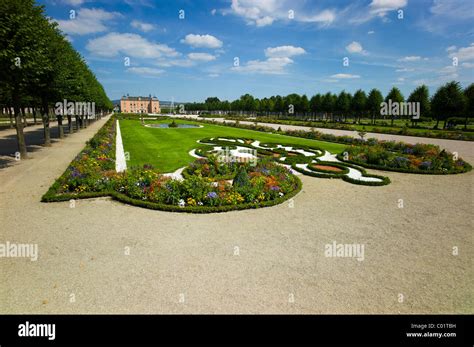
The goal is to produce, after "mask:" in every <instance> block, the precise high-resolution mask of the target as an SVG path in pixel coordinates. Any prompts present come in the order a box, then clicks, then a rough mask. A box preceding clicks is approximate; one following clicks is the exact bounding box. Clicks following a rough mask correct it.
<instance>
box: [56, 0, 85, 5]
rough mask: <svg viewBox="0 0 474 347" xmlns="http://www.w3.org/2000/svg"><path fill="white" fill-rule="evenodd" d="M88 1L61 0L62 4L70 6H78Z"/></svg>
mask: <svg viewBox="0 0 474 347" xmlns="http://www.w3.org/2000/svg"><path fill="white" fill-rule="evenodd" d="M88 1H90V0H62V2H63V3H65V4H66V5H71V6H80V5H82V4H83V3H85V2H88Z"/></svg>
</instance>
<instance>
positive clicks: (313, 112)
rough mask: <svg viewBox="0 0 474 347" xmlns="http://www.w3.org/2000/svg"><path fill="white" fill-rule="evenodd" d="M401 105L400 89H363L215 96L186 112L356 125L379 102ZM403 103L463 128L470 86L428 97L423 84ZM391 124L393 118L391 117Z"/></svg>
mask: <svg viewBox="0 0 474 347" xmlns="http://www.w3.org/2000/svg"><path fill="white" fill-rule="evenodd" d="M389 100H391V101H392V103H393V102H399V103H400V102H405V98H404V96H403V94H402V93H401V92H400V90H399V89H398V88H396V87H393V88H392V89H391V90H390V92H389V93H388V94H387V95H386V96H385V98H384V97H383V95H382V93H381V92H380V91H379V90H378V89H375V88H374V89H372V90H371V91H370V92H369V93H368V94H366V93H365V92H364V91H363V90H360V89H359V90H357V91H356V92H355V93H354V95H351V94H350V93H347V92H345V91H342V92H340V93H339V94H337V95H336V94H332V93H326V94H316V95H314V96H313V97H311V99H308V97H307V96H306V95H299V94H290V95H287V96H280V95H277V96H272V97H270V98H263V99H258V98H254V97H253V96H252V95H250V94H245V95H242V96H241V97H240V99H237V100H234V101H232V102H229V101H227V100H225V101H221V100H219V99H218V98H216V97H211V98H207V99H206V101H205V102H204V103H191V104H187V105H186V110H188V111H209V112H216V111H222V112H226V113H229V112H231V113H232V112H240V113H242V112H244V113H246V114H258V115H265V116H268V115H279V116H281V115H287V116H288V115H290V116H291V115H302V116H306V117H314V116H317V115H324V119H330V120H333V121H346V120H347V118H353V119H354V121H355V122H360V119H361V118H362V117H370V118H371V119H372V122H374V123H375V120H376V119H377V118H378V117H381V112H380V111H381V106H380V105H381V103H382V102H384V101H385V102H387V103H388V102H389ZM406 101H407V102H419V103H420V116H421V117H422V118H435V119H437V124H436V128H437V127H438V124H439V121H440V120H444V121H445V122H444V127H446V121H447V120H448V119H449V118H451V117H464V118H465V122H466V125H467V122H468V118H469V117H473V116H474V84H471V85H469V86H468V87H467V88H466V89H464V90H462V88H461V86H460V84H459V83H458V82H455V81H453V82H449V83H446V84H445V85H444V86H442V87H440V88H439V89H438V90H437V91H436V93H435V94H434V95H433V96H432V97H431V98H430V95H429V90H428V87H426V86H425V85H422V86H419V87H418V88H416V89H415V90H414V91H413V92H412V93H411V94H410V95H409V97H408V98H407V99H406ZM390 118H391V122H392V125H393V122H394V119H395V116H394V115H392V116H391V117H390Z"/></svg>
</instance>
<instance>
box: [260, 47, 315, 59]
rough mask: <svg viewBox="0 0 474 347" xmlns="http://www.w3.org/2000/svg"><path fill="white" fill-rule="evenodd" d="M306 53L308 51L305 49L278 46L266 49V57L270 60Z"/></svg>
mask: <svg viewBox="0 0 474 347" xmlns="http://www.w3.org/2000/svg"><path fill="white" fill-rule="evenodd" d="M305 53H306V51H305V50H304V49H303V48H301V47H295V46H278V47H268V48H267V49H265V56H267V57H269V58H281V57H293V56H295V55H300V54H305Z"/></svg>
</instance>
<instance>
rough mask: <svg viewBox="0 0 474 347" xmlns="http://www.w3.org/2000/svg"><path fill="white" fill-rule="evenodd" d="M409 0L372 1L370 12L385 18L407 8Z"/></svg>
mask: <svg viewBox="0 0 474 347" xmlns="http://www.w3.org/2000/svg"><path fill="white" fill-rule="evenodd" d="M407 3H408V0H372V2H371V3H370V5H369V7H370V12H371V13H373V14H376V15H378V16H381V17H383V16H385V15H386V14H387V13H388V12H390V11H394V10H398V9H400V8H402V7H405V6H406V5H407Z"/></svg>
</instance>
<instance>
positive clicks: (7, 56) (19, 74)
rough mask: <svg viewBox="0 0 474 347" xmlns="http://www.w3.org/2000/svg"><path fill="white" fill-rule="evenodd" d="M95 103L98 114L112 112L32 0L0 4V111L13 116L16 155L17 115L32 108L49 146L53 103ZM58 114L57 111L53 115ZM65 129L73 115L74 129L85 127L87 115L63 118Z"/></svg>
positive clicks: (5, 0)
mask: <svg viewBox="0 0 474 347" xmlns="http://www.w3.org/2000/svg"><path fill="white" fill-rule="evenodd" d="M63 100H67V101H68V102H88V103H95V111H96V112H97V113H98V114H101V113H102V112H104V111H108V110H111V109H112V108H113V105H112V102H111V101H110V100H109V98H108V97H107V95H106V93H105V91H104V89H103V87H102V85H101V84H100V83H99V82H98V81H97V78H96V76H95V75H94V73H93V72H92V71H91V70H90V69H89V68H88V66H87V64H86V62H85V61H84V59H83V58H82V56H81V55H80V54H79V53H78V52H77V51H76V50H75V49H74V48H73V47H72V45H71V44H70V42H69V41H68V40H66V38H65V37H64V35H63V34H62V33H61V31H60V30H59V29H58V27H57V23H56V22H53V21H50V19H49V18H47V17H46V16H45V13H44V7H43V6H38V5H36V4H35V1H34V0H2V1H0V109H6V110H8V112H9V113H10V116H11V113H12V111H11V110H12V109H13V115H14V117H15V126H16V132H17V140H18V151H19V152H20V154H21V157H22V158H26V157H27V151H26V143H25V137H24V133H23V124H22V121H21V116H22V113H23V115H24V114H25V109H26V108H32V109H33V110H34V111H33V112H35V113H36V112H38V113H40V114H41V116H42V120H43V124H44V133H45V145H50V128H49V120H50V114H52V112H53V110H54V105H55V104H56V103H57V102H63ZM56 113H57V112H56ZM64 116H67V120H68V125H69V131H70V132H72V131H73V126H72V117H73V116H75V117H76V124H77V128H79V127H84V126H86V125H87V123H88V121H89V119H88V116H87V115H84V114H77V113H75V112H72V114H70V113H68V114H64ZM56 117H57V121H58V127H59V136H60V137H63V136H64V130H63V126H62V124H63V123H62V122H63V115H62V114H56Z"/></svg>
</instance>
